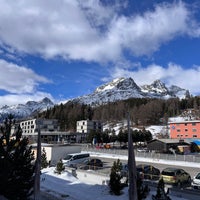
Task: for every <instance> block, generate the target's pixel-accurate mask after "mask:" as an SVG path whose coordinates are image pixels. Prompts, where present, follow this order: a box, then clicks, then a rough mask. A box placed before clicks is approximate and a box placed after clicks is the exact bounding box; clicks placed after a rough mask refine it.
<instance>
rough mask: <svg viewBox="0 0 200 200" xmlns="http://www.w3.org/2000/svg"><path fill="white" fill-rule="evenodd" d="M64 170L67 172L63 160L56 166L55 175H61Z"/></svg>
mask: <svg viewBox="0 0 200 200" xmlns="http://www.w3.org/2000/svg"><path fill="white" fill-rule="evenodd" d="M64 170H65V166H64V164H63V162H62V160H59V161H58V163H57V165H56V169H55V173H57V174H61V173H62V172H63V171H64Z"/></svg>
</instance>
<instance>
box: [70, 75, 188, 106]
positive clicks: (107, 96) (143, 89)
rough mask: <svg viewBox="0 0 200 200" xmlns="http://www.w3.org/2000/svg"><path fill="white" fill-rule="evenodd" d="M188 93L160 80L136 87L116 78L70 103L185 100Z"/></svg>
mask: <svg viewBox="0 0 200 200" xmlns="http://www.w3.org/2000/svg"><path fill="white" fill-rule="evenodd" d="M189 95H190V94H189V91H188V90H186V89H183V88H180V87H178V86H174V85H172V86H170V87H169V88H168V87H167V86H166V85H165V84H164V83H163V82H161V81H160V80H155V81H154V82H153V83H152V84H150V85H143V86H138V85H137V84H136V83H135V81H134V80H133V79H132V78H130V77H129V78H123V77H121V78H118V79H114V80H113V81H111V82H109V83H106V84H103V85H101V86H99V87H97V88H96V90H95V91H94V92H93V93H91V94H88V95H84V96H81V97H77V98H74V99H73V100H72V101H74V102H78V103H83V104H89V105H91V106H99V105H102V104H106V103H108V102H114V101H118V100H126V99H129V98H162V99H168V98H180V99H183V98H186V97H187V96H189Z"/></svg>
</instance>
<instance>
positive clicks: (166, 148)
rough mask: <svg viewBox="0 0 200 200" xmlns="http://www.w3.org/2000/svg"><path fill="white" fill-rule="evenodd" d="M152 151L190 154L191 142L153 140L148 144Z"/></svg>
mask: <svg viewBox="0 0 200 200" xmlns="http://www.w3.org/2000/svg"><path fill="white" fill-rule="evenodd" d="M147 148H148V150H150V151H154V152H157V153H176V152H177V151H178V152H180V153H183V152H186V151H187V152H190V141H184V140H179V139H153V140H151V141H149V142H148V143H147Z"/></svg>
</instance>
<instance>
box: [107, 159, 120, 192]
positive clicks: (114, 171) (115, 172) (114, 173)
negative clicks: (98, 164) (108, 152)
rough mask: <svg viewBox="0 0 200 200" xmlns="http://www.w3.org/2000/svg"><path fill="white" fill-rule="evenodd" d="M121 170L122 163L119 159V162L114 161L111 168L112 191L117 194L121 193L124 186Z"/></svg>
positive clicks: (110, 184)
mask: <svg viewBox="0 0 200 200" xmlns="http://www.w3.org/2000/svg"><path fill="white" fill-rule="evenodd" d="M121 170H122V163H121V162H120V160H119V159H118V160H117V162H116V161H114V163H113V166H112V168H111V173H110V183H109V186H110V192H111V193H113V194H115V195H120V194H121V190H122V188H123V186H122V183H121V179H122V175H121Z"/></svg>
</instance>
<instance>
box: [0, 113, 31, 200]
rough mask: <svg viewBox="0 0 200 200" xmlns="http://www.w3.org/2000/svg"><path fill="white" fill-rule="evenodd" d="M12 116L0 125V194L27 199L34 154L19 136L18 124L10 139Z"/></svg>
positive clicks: (11, 199)
mask: <svg viewBox="0 0 200 200" xmlns="http://www.w3.org/2000/svg"><path fill="white" fill-rule="evenodd" d="M13 125H14V122H13V120H12V116H9V118H8V119H6V120H5V123H4V125H3V126H1V132H2V134H3V135H2V137H1V138H0V180H1V181H0V195H2V196H4V197H6V198H8V199H10V200H25V199H29V198H30V196H31V195H32V193H33V185H34V164H33V160H34V154H33V151H32V147H31V146H28V143H29V141H28V139H27V138H21V135H22V130H21V128H20V126H18V128H17V131H16V132H15V134H14V135H13V136H12V139H11V126H13Z"/></svg>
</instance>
